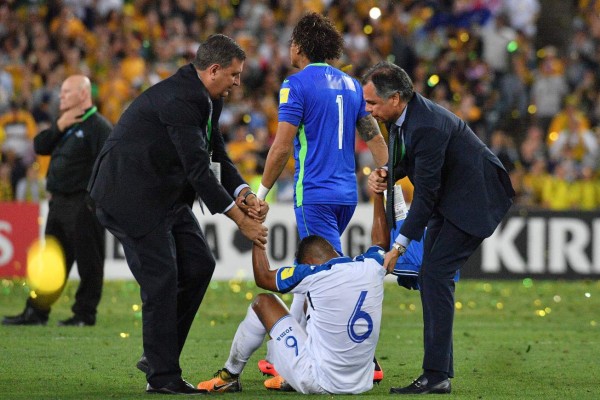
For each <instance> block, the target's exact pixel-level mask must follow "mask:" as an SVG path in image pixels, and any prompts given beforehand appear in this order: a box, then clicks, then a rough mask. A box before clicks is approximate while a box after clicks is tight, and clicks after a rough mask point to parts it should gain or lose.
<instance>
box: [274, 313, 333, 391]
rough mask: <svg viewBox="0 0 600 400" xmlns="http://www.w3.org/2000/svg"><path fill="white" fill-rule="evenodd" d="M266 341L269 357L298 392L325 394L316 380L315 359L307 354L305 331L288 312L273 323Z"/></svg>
mask: <svg viewBox="0 0 600 400" xmlns="http://www.w3.org/2000/svg"><path fill="white" fill-rule="evenodd" d="M269 334H270V336H271V340H269V341H268V342H267V350H268V354H269V357H270V359H269V361H270V362H271V363H272V364H273V365H274V366H275V369H276V370H277V372H279V374H280V375H281V376H282V377H283V378H284V379H285V380H286V381H287V382H288V383H289V384H290V385H292V387H293V388H294V389H296V391H297V392H300V393H303V394H326V393H327V392H326V391H325V389H323V388H322V387H321V386H319V384H318V383H317V376H316V373H315V371H314V364H315V363H314V361H313V360H312V359H311V357H310V356H309V355H308V354H307V351H306V340H307V339H308V335H307V334H306V331H305V330H304V328H302V327H301V326H300V324H299V323H298V321H296V320H295V319H294V318H293V317H292V316H291V315H289V314H288V315H286V316H285V317H283V318H281V319H280V320H279V321H277V322H276V323H275V325H274V326H273V328H272V329H271V332H269Z"/></svg>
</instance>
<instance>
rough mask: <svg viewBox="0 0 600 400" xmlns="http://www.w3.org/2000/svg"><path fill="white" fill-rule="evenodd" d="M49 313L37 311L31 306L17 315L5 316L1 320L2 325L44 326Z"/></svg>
mask: <svg viewBox="0 0 600 400" xmlns="http://www.w3.org/2000/svg"><path fill="white" fill-rule="evenodd" d="M48 314H49V311H38V310H36V309H34V308H33V307H31V306H29V305H28V306H27V307H25V310H24V311H23V312H22V313H21V314H19V315H13V316H7V317H4V319H2V325H46V324H47V323H48Z"/></svg>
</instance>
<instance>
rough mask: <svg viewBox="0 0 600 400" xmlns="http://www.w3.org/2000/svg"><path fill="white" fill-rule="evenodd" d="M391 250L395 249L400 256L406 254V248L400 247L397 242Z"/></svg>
mask: <svg viewBox="0 0 600 400" xmlns="http://www.w3.org/2000/svg"><path fill="white" fill-rule="evenodd" d="M392 249H395V250H396V251H397V252H398V253H399V254H400V255H402V254H404V253H405V252H406V247H404V246H402V245H401V244H400V243H398V242H394V244H393V245H392Z"/></svg>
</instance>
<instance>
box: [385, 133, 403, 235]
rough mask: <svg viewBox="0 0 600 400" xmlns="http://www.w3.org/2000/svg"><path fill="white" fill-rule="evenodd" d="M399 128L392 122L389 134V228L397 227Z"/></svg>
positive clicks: (387, 208)
mask: <svg viewBox="0 0 600 400" xmlns="http://www.w3.org/2000/svg"><path fill="white" fill-rule="evenodd" d="M399 130H400V128H399V127H398V125H396V124H392V125H391V127H390V130H389V135H388V136H389V138H388V179H387V200H386V205H385V216H386V218H387V223H388V228H389V229H395V228H396V218H395V216H394V184H395V183H396V179H395V178H394V164H395V162H394V161H395V159H396V140H397V139H398V131H399Z"/></svg>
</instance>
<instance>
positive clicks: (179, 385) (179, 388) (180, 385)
mask: <svg viewBox="0 0 600 400" xmlns="http://www.w3.org/2000/svg"><path fill="white" fill-rule="evenodd" d="M146 393H156V394H188V395H202V394H208V390H204V389H196V388H195V387H194V385H192V384H191V383H188V382H186V381H184V380H183V379H180V380H178V381H175V382H171V383H169V384H167V385H166V386H163V387H161V388H153V387H152V386H150V384H148V385H147V386H146Z"/></svg>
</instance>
